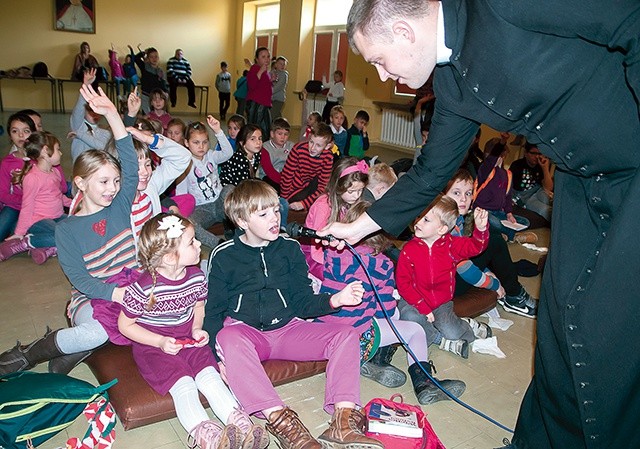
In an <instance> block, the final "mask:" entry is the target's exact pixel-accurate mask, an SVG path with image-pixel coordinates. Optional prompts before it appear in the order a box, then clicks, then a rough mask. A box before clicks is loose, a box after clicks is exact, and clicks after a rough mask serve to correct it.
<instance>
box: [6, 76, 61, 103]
mask: <svg viewBox="0 0 640 449" xmlns="http://www.w3.org/2000/svg"><path fill="white" fill-rule="evenodd" d="M2 80H18V81H19V80H22V81H30V82H32V83H37V82H38V81H47V82H48V83H49V84H50V85H51V112H58V101H57V96H56V86H57V84H58V80H57V79H56V78H52V77H29V78H11V77H8V76H0V112H4V103H3V101H2ZM30 107H31V106H28V107H26V108H21V109H28V108H30Z"/></svg>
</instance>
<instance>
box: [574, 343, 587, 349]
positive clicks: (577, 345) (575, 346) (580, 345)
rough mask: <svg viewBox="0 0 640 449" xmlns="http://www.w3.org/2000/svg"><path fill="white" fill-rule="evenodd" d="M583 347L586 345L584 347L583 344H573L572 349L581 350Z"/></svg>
mask: <svg viewBox="0 0 640 449" xmlns="http://www.w3.org/2000/svg"><path fill="white" fill-rule="evenodd" d="M583 346H584V345H583V344H582V343H573V344H572V345H571V347H572V348H573V349H580V348H582V347H583Z"/></svg>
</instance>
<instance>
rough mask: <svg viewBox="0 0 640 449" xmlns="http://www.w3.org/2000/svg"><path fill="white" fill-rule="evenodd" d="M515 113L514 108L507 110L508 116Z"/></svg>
mask: <svg viewBox="0 0 640 449" xmlns="http://www.w3.org/2000/svg"><path fill="white" fill-rule="evenodd" d="M512 115H513V109H509V110H508V111H507V117H511V116H512Z"/></svg>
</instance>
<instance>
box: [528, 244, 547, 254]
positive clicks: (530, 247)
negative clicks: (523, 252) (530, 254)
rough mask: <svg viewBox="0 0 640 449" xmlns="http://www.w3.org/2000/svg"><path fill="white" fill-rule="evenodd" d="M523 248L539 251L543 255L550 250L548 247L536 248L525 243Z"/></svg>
mask: <svg viewBox="0 0 640 449" xmlns="http://www.w3.org/2000/svg"><path fill="white" fill-rule="evenodd" d="M522 246H524V247H525V248H527V249H530V250H532V251H539V252H541V253H546V252H549V248H547V247H546V246H536V245H535V244H533V243H523V244H522Z"/></svg>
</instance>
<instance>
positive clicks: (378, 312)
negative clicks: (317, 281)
mask: <svg viewBox="0 0 640 449" xmlns="http://www.w3.org/2000/svg"><path fill="white" fill-rule="evenodd" d="M356 251H357V252H358V254H359V255H360V257H361V258H362V260H363V261H364V263H365V265H366V267H367V271H369V274H371V277H372V279H373V282H374V284H375V286H376V288H377V289H378V294H379V295H380V299H381V300H382V302H383V304H384V307H385V309H386V310H387V311H388V312H389V315H393V314H394V313H395V309H396V300H395V299H394V298H393V296H392V295H393V290H394V288H395V282H394V276H393V268H394V267H393V262H391V259H389V258H388V257H387V256H385V255H384V254H377V255H373V250H372V249H371V248H370V247H368V246H365V245H359V246H357V247H356ZM353 281H362V286H363V287H364V296H363V297H362V302H361V303H360V304H359V305H357V306H355V307H342V308H341V309H340V310H339V311H337V312H336V313H332V314H331V315H324V316H321V317H318V318H316V319H315V321H321V322H325V323H329V322H331V323H340V324H350V325H351V326H353V327H355V328H356V329H357V330H358V331H360V332H364V331H365V330H367V329H368V328H369V326H370V325H371V320H373V318H374V317H376V318H383V317H384V314H383V312H382V309H381V308H380V305H379V304H378V302H377V301H376V298H375V295H374V293H373V289H372V287H371V283H370V282H369V280H368V278H367V276H366V274H365V273H364V271H363V269H362V266H361V265H360V263H359V262H358V261H357V260H356V258H355V257H354V256H353V255H352V254H351V252H350V251H347V250H344V251H335V250H333V249H329V250H327V254H326V255H325V265H324V280H323V281H322V287H321V289H320V292H321V293H332V294H335V293H338V292H339V291H340V290H342V289H343V288H345V287H346V286H347V284H349V283H351V282H353Z"/></svg>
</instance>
